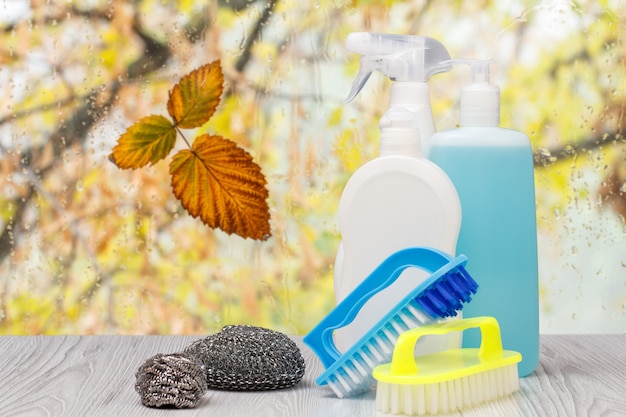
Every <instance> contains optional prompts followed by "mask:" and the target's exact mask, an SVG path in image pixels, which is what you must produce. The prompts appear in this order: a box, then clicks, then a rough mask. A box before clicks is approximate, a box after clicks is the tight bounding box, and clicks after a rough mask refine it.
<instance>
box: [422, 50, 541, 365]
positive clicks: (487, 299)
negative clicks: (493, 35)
mask: <svg viewBox="0 0 626 417" xmlns="http://www.w3.org/2000/svg"><path fill="white" fill-rule="evenodd" d="M459 62H460V63H468V64H470V67H471V71H472V82H471V83H470V84H469V85H466V86H465V87H463V88H462V91H461V127H460V128H458V129H452V130H449V131H443V132H439V133H436V134H435V135H434V136H433V137H432V141H431V153H430V159H431V160H432V161H433V162H435V163H436V164H437V165H439V166H440V167H441V168H443V170H444V171H445V172H446V173H447V174H448V176H449V177H450V178H451V179H452V182H453V183H454V185H455V187H456V189H457V192H458V194H459V197H460V199H461V208H462V210H463V224H462V225H461V232H460V234H459V240H458V244H457V251H458V252H459V253H462V254H464V255H466V256H467V258H468V264H467V268H468V271H471V273H472V275H473V276H474V277H475V278H476V281H477V282H478V284H479V285H480V289H479V291H478V292H477V294H476V296H475V297H474V299H473V300H472V302H471V303H469V304H468V305H467V306H466V307H465V308H464V309H463V315H464V316H465V317H474V316H483V315H485V316H493V317H495V318H496V319H497V320H498V322H499V323H500V327H501V331H502V343H503V346H504V348H505V349H510V350H515V351H518V352H520V353H521V354H522V362H521V363H520V364H519V366H518V368H519V374H520V376H526V375H528V374H530V373H531V372H533V370H534V369H535V368H536V366H537V364H538V362H539V296H538V266H537V228H536V211H535V185H534V170H533V155H532V150H531V147H530V141H529V139H528V137H527V136H526V135H525V134H523V133H521V132H518V131H515V130H509V129H503V128H500V127H499V124H500V91H499V89H498V87H497V86H495V85H492V84H490V83H489V63H490V62H489V61H467V60H465V61H459ZM479 344H480V334H479V333H478V332H476V333H472V332H465V333H464V335H463V345H464V346H465V347H477V346H478V345H479Z"/></svg>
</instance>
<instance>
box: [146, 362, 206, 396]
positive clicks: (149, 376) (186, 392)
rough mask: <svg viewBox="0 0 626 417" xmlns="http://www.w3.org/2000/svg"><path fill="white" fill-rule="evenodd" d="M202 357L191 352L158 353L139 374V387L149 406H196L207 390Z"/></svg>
mask: <svg viewBox="0 0 626 417" xmlns="http://www.w3.org/2000/svg"><path fill="white" fill-rule="evenodd" d="M205 375H206V372H205V369H204V366H203V365H202V361H199V360H198V358H196V357H194V356H193V355H192V354H190V353H172V354H167V355H166V354H158V355H155V356H153V357H151V358H150V359H148V360H146V361H145V362H144V363H143V364H142V365H141V366H140V367H139V369H138V370H137V373H136V374H135V377H136V379H137V380H136V383H135V390H136V391H137V392H138V393H139V395H140V396H141V403H142V404H143V405H145V406H147V407H176V408H188V407H195V406H196V405H197V404H198V402H199V401H200V398H202V395H203V394H204V393H205V392H206V390H207V382H206V377H205Z"/></svg>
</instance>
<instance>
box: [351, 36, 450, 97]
mask: <svg viewBox="0 0 626 417" xmlns="http://www.w3.org/2000/svg"><path fill="white" fill-rule="evenodd" d="M346 47H347V48H348V50H349V51H351V52H354V53H357V54H360V55H362V56H361V60H360V67H359V73H358V74H357V76H356V78H355V79H354V82H353V84H352V89H351V90H350V93H349V94H348V97H347V98H346V103H348V102H350V101H352V100H353V99H354V98H355V97H356V96H357V95H358V94H359V92H360V91H361V89H362V88H363V86H364V85H365V83H366V82H367V80H368V79H369V77H370V75H371V74H372V72H374V71H378V72H381V73H382V74H385V75H386V76H387V77H389V79H391V80H393V81H408V82H424V83H425V82H427V81H428V80H429V79H430V77H431V76H433V75H434V74H438V73H440V72H446V71H449V70H450V69H451V68H452V64H451V61H450V54H449V53H448V51H447V50H446V48H445V47H444V46H443V45H442V44H441V43H440V42H439V41H437V40H436V39H433V38H429V37H426V36H413V35H392V34H385V33H369V32H354V33H350V34H349V35H348V38H347V39H346Z"/></svg>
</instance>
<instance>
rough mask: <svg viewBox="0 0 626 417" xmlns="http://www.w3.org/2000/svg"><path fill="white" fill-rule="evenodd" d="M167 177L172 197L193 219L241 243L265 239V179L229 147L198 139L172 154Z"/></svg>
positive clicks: (213, 138)
mask: <svg viewBox="0 0 626 417" xmlns="http://www.w3.org/2000/svg"><path fill="white" fill-rule="evenodd" d="M170 174H171V175H172V189H173V191H174V195H176V197H177V198H178V199H179V200H180V201H181V203H182V205H183V207H184V208H185V209H186V210H187V212H189V214H190V215H192V216H193V217H200V219H201V220H202V222H204V223H205V224H207V225H208V226H210V227H213V228H220V229H222V230H223V231H225V232H226V233H228V234H231V233H236V234H238V235H239V236H241V237H244V238H248V237H249V238H252V239H263V240H265V239H267V238H268V237H269V236H270V225H269V218H270V215H269V207H268V205H267V201H266V199H267V197H268V195H269V193H268V191H267V189H266V188H265V184H266V181H265V177H264V176H263V174H262V172H261V169H260V167H259V166H258V165H257V164H256V163H254V162H253V160H252V156H251V155H250V154H249V153H247V152H246V151H245V150H243V149H242V148H240V147H238V146H237V144H236V143H235V142H233V141H231V140H228V139H225V138H223V137H221V136H213V135H201V136H199V137H197V138H196V140H195V141H194V143H193V145H192V149H191V150H188V149H185V150H182V151H179V152H178V153H177V154H176V155H174V158H173V159H172V162H171V163H170Z"/></svg>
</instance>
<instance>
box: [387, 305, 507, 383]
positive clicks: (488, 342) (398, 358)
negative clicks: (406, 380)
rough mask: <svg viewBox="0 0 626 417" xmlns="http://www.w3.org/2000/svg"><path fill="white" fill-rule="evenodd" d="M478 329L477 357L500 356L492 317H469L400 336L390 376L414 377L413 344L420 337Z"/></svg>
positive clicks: (497, 335) (496, 332) (499, 343)
mask: <svg viewBox="0 0 626 417" xmlns="http://www.w3.org/2000/svg"><path fill="white" fill-rule="evenodd" d="M475 327H479V328H480V332H481V337H482V340H481V343H480V349H479V351H478V357H480V358H481V359H489V358H490V357H499V356H501V355H502V340H501V339H500V326H499V325H498V322H497V321H496V319H495V318H493V317H486V316H484V317H471V318H467V319H460V320H451V321H445V322H442V323H437V324H432V325H428V326H422V327H417V328H415V329H413V330H409V331H406V332H404V333H402V334H401V335H400V337H399V338H398V341H397V342H396V347H395V348H394V350H393V359H392V361H391V369H390V374H391V375H414V374H416V373H417V372H418V369H417V364H416V363H415V353H414V352H415V344H416V343H417V341H418V339H419V338H420V337H422V336H427V335H435V334H446V333H450V332H454V331H459V332H461V331H463V330H467V329H473V328H475Z"/></svg>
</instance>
